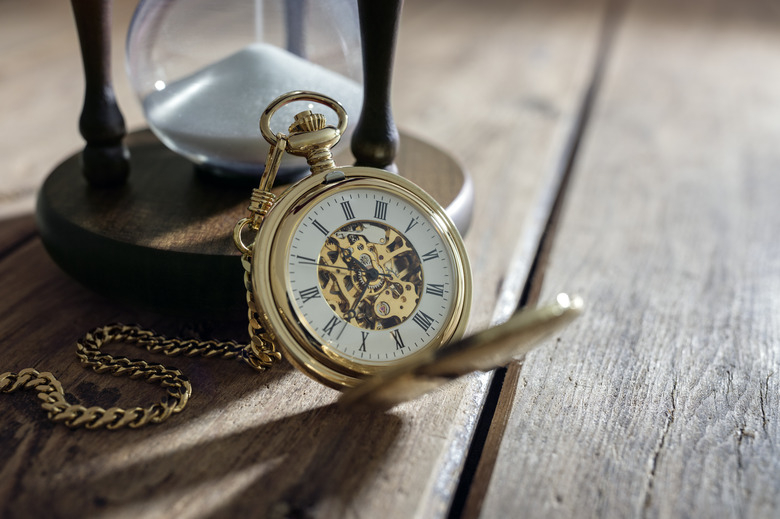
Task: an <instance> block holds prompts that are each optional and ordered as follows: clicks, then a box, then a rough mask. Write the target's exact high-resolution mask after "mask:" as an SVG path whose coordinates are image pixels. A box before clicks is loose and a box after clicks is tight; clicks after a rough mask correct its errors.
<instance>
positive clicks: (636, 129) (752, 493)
mask: <svg viewBox="0 0 780 519" xmlns="http://www.w3.org/2000/svg"><path fill="white" fill-rule="evenodd" d="M779 29H780V12H778V11H777V10H776V9H773V6H770V4H769V3H766V2H759V1H755V2H740V3H733V2H719V1H715V0H699V1H696V2H686V3H685V4H684V5H683V4H680V3H678V2H672V1H663V2H635V3H632V4H631V5H630V8H629V10H628V13H627V18H626V20H625V24H624V25H623V26H622V28H621V30H620V33H619V36H618V38H617V40H616V42H615V46H614V55H613V57H612V59H611V61H610V62H609V66H608V73H607V76H606V78H605V85H604V89H603V92H602V93H601V94H600V98H599V102H598V104H597V107H596V110H595V112H594V119H593V121H592V125H591V127H590V128H589V130H588V133H587V135H586V139H585V143H584V153H583V156H582V157H581V161H580V162H579V163H578V166H577V168H576V169H575V172H574V177H573V180H572V182H573V184H572V186H571V192H570V193H569V194H568V195H567V200H568V202H567V204H568V205H567V207H566V209H565V211H564V214H563V219H562V222H561V228H560V231H559V232H558V234H557V235H556V241H555V245H554V248H553V251H552V257H551V260H550V266H549V268H548V270H547V271H546V272H545V280H544V285H545V288H544V292H545V294H546V295H550V294H553V293H554V292H556V291H558V290H561V289H566V290H571V291H577V292H579V293H580V294H582V295H583V296H584V297H585V299H586V303H587V304H588V309H587V312H586V315H585V316H584V317H583V318H581V319H580V321H578V322H577V323H575V325H573V326H572V327H571V328H569V329H567V330H566V331H565V332H564V333H562V334H560V336H559V337H557V338H556V339H555V340H551V341H550V342H549V344H547V345H546V346H543V347H542V348H540V349H538V350H536V351H535V352H533V353H532V354H530V355H529V356H528V357H527V359H526V362H525V363H524V365H523V366H522V370H521V371H520V372H519V379H518V381H517V391H516V393H514V394H508V393H507V394H506V395H502V396H506V397H508V398H510V399H511V400H512V405H513V407H512V410H511V414H510V416H509V418H508V424H507V429H506V434H505V435H504V439H503V442H502V444H501V447H500V450H499V452H498V455H497V463H496V466H495V470H494V471H493V473H492V476H491V479H490V488H489V491H488V494H487V496H486V499H485V502H484V507H483V508H482V510H481V514H480V515H481V516H484V517H502V516H508V515H510V514H511V515H517V514H518V513H520V514H521V515H523V516H524V517H549V516H555V517H583V516H599V517H640V516H641V517H691V516H693V517H777V516H778V513H780V497H778V496H780V451H778V444H779V442H780V426H779V424H780V406H778V402H777V395H778V394H780V381H778V375H777V374H778V372H780V348H778V344H780V323H778V319H777V316H778V311H779V310H780V307H779V306H778V296H777V294H778V289H779V288H780V244H779V243H778V240H777V239H776V236H775V234H776V230H777V229H778V228H780V211H778V204H777V193H778V192H780V177H779V176H778V175H777V170H778V168H780V151H779V150H778V147H777V142H778V138H780V90H778V88H777V85H778V81H780V76H778V72H777V71H778V70H780V30H779Z"/></svg>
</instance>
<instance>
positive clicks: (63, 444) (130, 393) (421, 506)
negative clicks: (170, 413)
mask: <svg viewBox="0 0 780 519" xmlns="http://www.w3.org/2000/svg"><path fill="white" fill-rule="evenodd" d="M124 3H126V2H122V1H117V6H116V7H117V12H122V8H121V7H120V4H124ZM586 4H587V5H586ZM578 6H582V7H578ZM601 11H602V3H601V2H600V1H597V0H593V1H592V2H587V3H584V2H573V1H570V2H569V1H559V2H549V1H541V0H539V1H534V2H529V3H521V4H518V3H516V2H512V1H509V0H505V1H500V0H491V2H486V3H481V4H480V5H476V4H474V3H472V2H467V1H465V0H464V1H462V2H452V1H442V2H438V3H434V2H426V3H415V4H409V5H408V6H407V8H406V10H405V12H404V20H402V23H401V34H400V37H399V48H398V54H397V61H396V84H395V88H394V93H395V96H396V99H395V101H396V103H395V106H396V109H395V115H396V120H397V121H398V122H399V125H400V126H401V127H402V128H407V127H408V128H412V129H413V131H414V132H415V133H419V134H421V135H424V136H426V138H430V139H432V140H434V141H435V142H437V143H438V144H439V145H440V146H442V147H443V148H445V149H448V150H451V151H453V153H454V154H455V155H456V156H457V157H458V158H460V159H461V160H462V161H463V163H464V164H465V166H466V167H467V168H468V169H469V170H471V171H473V172H474V173H475V174H476V175H475V177H476V178H475V185H474V189H475V195H476V206H475V212H474V220H473V222H474V223H473V227H472V229H473V230H472V232H471V233H470V235H469V237H468V239H467V248H468V250H469V253H470V255H471V259H472V266H473V270H474V273H475V279H476V287H475V294H474V305H473V308H474V311H473V314H472V327H475V328H476V327H484V326H486V325H487V324H488V323H489V322H490V320H491V319H492V318H493V310H494V305H495V301H496V298H497V293H498V292H500V291H501V290H502V287H503V286H504V285H507V284H509V285H513V284H516V279H515V278H517V277H520V278H521V279H522V278H523V277H524V276H525V273H526V272H527V266H528V265H529V264H530V261H531V258H529V257H528V256H527V255H525V256H524V255H523V254H522V251H523V250H525V249H524V248H523V247H520V251H521V254H519V256H517V258H519V259H516V260H513V257H514V256H515V254H514V251H515V249H516V248H517V247H518V243H524V242H523V241H522V240H531V241H533V238H528V236H531V237H534V236H538V235H539V234H540V233H541V230H542V229H541V227H542V224H543V221H544V218H541V220H540V218H539V215H542V214H544V213H545V211H548V210H549V203H548V202H549V200H550V192H553V193H554V192H555V191H556V189H557V186H556V179H557V178H558V177H557V172H558V171H559V168H558V159H559V156H560V150H561V148H562V147H563V144H564V142H565V140H566V139H565V137H566V135H567V133H568V132H570V131H571V127H572V117H573V111H574V109H575V107H576V106H577V104H578V100H579V98H580V97H581V95H582V90H583V85H584V84H585V82H586V79H587V76H588V74H589V71H590V69H591V67H592V62H593V58H594V50H595V46H596V36H597V33H598V27H599V22H600V19H601ZM45 12H46V11H43V12H40V13H36V16H44V14H45ZM55 25H56V24H55ZM0 32H1V31H0ZM73 52H74V53H75V52H77V51H76V49H75V48H74V49H73ZM76 63H78V62H76ZM61 73H62V76H63V77H64V76H66V75H67V73H72V71H67V72H66V71H65V70H63V71H61ZM485 78H491V79H490V80H489V81H486V80H485ZM48 81H49V82H50V83H55V84H56V83H57V79H56V78H54V79H52V78H49V79H48ZM78 90H79V89H76V91H77V92H78ZM118 90H119V86H118ZM0 98H1V96H0ZM121 100H122V99H121V94H120V102H121ZM63 102H67V101H63ZM125 104H126V103H123V105H125ZM126 115H127V114H126ZM71 120H73V119H71ZM65 128H67V126H65ZM60 129H61V131H66V130H62V127H60ZM1 140H2V139H0V141H1ZM76 141H78V139H76ZM77 146H78V144H77V142H76V144H74V146H73V148H76V147H77ZM20 149H23V148H22V147H21V146H20ZM24 150H25V151H24V153H25V154H28V153H29V154H31V155H32V154H33V153H35V149H34V148H33V147H29V148H24ZM25 156H26V155H25ZM520 229H522V232H521V231H520ZM518 265H519V266H518ZM119 274H121V273H119ZM0 280H3V283H4V288H5V289H6V290H7V291H4V297H3V298H0V345H2V348H3V353H4V355H3V361H2V366H1V367H0V370H3V371H4V370H6V369H8V370H18V369H20V368H23V367H26V366H35V367H37V368H39V369H48V370H51V371H54V372H55V373H56V374H57V376H58V377H60V378H61V379H62V382H63V384H64V386H65V387H66V388H68V390H69V391H70V392H71V393H73V395H74V396H75V397H78V398H79V399H81V400H84V401H86V402H90V403H93V402H94V403H97V404H99V405H111V404H113V403H116V404H117V405H123V406H127V405H133V404H135V403H136V402H137V401H138V400H139V399H141V400H142V401H144V402H146V401H151V400H152V399H154V398H157V397H159V392H158V391H157V390H156V389H155V388H151V387H146V386H145V385H139V383H137V382H135V383H134V382H133V381H128V380H123V379H111V378H109V379H107V378H106V377H105V376H99V375H95V374H93V373H90V372H86V371H84V370H83V369H81V368H80V367H79V366H78V365H77V364H76V362H75V355H74V354H73V350H72V348H73V342H74V341H75V340H76V339H77V338H78V337H79V336H80V335H81V334H83V333H84V332H85V331H86V330H88V329H89V328H91V327H94V326H97V325H101V324H104V323H106V322H110V321H117V320H122V321H135V322H140V323H142V324H144V325H148V326H151V327H156V328H159V329H161V331H164V332H169V333H175V334H182V333H187V332H188V331H189V333H192V332H193V330H194V331H196V332H198V334H199V335H201V336H210V337H226V338H229V337H235V338H241V337H243V333H244V331H243V329H234V328H230V327H229V326H228V327H226V326H220V327H217V326H216V325H210V324H202V323H187V322H180V321H173V320H170V319H162V318H160V317H159V316H154V315H151V314H140V313H137V312H133V311H130V310H128V309H125V308H122V307H121V306H119V305H117V304H116V303H114V302H110V301H107V300H106V299H103V298H102V297H100V296H96V295H94V294H93V293H91V292H88V291H86V290H85V289H83V288H82V287H80V286H79V285H77V284H76V283H75V282H74V281H72V280H70V279H69V278H67V277H65V276H64V275H63V274H62V273H61V272H60V271H59V270H58V269H57V268H56V267H55V266H54V264H53V263H52V262H51V261H50V260H49V259H48V257H47V256H46V255H45V253H44V251H43V249H42V248H41V246H40V245H39V243H38V242H37V241H33V242H30V243H29V244H27V245H25V246H24V247H22V248H20V249H18V250H17V251H15V252H14V253H13V254H11V255H9V256H8V257H7V258H5V260H3V261H0ZM520 283H521V284H522V281H521V282H520ZM5 294H9V296H5ZM130 354H131V355H133V356H134V353H130ZM143 355H144V356H145V354H143ZM138 356H141V354H139V355H138ZM151 358H153V359H154V360H158V361H160V362H163V363H165V364H168V365H171V364H173V365H176V366H178V367H180V368H181V369H182V370H183V371H185V372H186V373H187V374H188V376H189V377H190V379H191V380H192V382H193V386H194V392H195V394H194V396H193V398H192V400H191V402H190V405H189V407H188V408H187V409H186V410H185V412H184V414H182V415H179V416H176V417H174V418H173V419H171V420H170V421H169V422H167V423H166V424H163V425H161V426H154V427H149V428H147V429H143V430H137V431H124V432H119V433H107V432H94V433H90V432H84V431H79V432H71V431H68V430H66V429H65V428H64V427H60V426H53V425H50V424H49V423H48V422H46V421H45V419H44V418H43V417H42V416H41V412H40V410H39V409H38V407H37V402H36V401H35V397H34V395H30V394H27V395H23V394H15V395H11V396H7V395H4V396H2V397H1V398H0V415H2V416H3V419H4V420H5V422H6V426H5V427H4V428H3V429H2V434H3V441H2V442H1V443H0V445H2V448H3V449H4V451H3V452H2V454H3V459H5V460H7V462H6V463H5V464H3V465H2V466H0V515H3V516H4V517H6V516H7V517H17V516H22V515H24V516H30V515H32V516H35V515H54V516H61V517H72V516H79V517H81V516H84V515H94V514H96V513H106V514H109V515H111V516H113V517H123V516H131V515H132V516H138V515H143V516H147V517H161V516H171V515H176V516H178V517H193V516H202V515H204V514H206V515H207V514H219V515H228V514H233V513H240V512H246V513H247V514H248V515H251V516H260V517H262V516H271V517H273V516H284V515H299V516H301V515H302V516H305V515H320V516H333V517H336V516H338V517H341V516H346V517H355V516H365V517H380V516H395V517H414V516H417V517H441V516H444V515H445V514H446V513H447V509H448V506H449V503H450V501H451V499H452V496H453V492H454V489H455V486H456V483H457V479H458V477H459V473H460V469H461V465H462V463H463V459H464V457H465V451H466V449H467V448H468V445H469V441H470V438H471V435H472V432H473V428H474V424H475V421H476V419H477V415H478V413H479V410H480V408H481V405H482V401H483V399H484V395H485V386H486V383H487V380H488V376H486V375H479V376H473V377H469V378H467V379H464V380H461V381H459V382H456V383H455V384H453V385H452V386H449V387H447V388H444V389H442V390H441V391H438V392H436V393H434V394H431V395H428V396H426V397H424V398H421V399H419V400H417V401H415V402H414V403H411V404H407V405H403V406H399V407H398V408H396V409H394V410H393V411H391V412H390V413H388V414H385V415H369V416H359V415H352V414H349V415H347V414H344V413H343V412H341V411H338V410H336V409H334V408H332V406H330V404H331V403H332V402H333V401H334V400H335V397H336V395H337V393H336V392H334V391H332V390H329V389H326V388H324V387H323V386H321V385H319V384H317V383H315V382H313V381H310V380H309V379H307V378H306V377H305V376H303V375H301V374H300V373H298V372H296V371H294V370H292V369H291V368H289V367H288V366H287V365H282V366H279V367H277V368H275V369H274V370H272V371H269V372H267V373H265V374H260V375H258V374H254V373H252V372H250V371H249V370H247V369H246V368H244V367H242V366H240V365H236V364H235V363H232V362H228V361H208V360H202V359H199V360H195V359H161V358H159V357H151Z"/></svg>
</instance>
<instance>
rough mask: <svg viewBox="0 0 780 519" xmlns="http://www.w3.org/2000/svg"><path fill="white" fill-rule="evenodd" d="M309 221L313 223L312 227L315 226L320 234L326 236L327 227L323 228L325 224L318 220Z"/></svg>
mask: <svg viewBox="0 0 780 519" xmlns="http://www.w3.org/2000/svg"><path fill="white" fill-rule="evenodd" d="M311 223H313V224H314V227H316V228H317V229H319V230H320V232H321V233H322V234H324V235H325V236H327V235H328V230H327V229H326V228H325V226H324V225H322V224H321V223H320V222H318V221H317V220H313V221H312V222H311Z"/></svg>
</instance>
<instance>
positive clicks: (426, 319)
mask: <svg viewBox="0 0 780 519" xmlns="http://www.w3.org/2000/svg"><path fill="white" fill-rule="evenodd" d="M412 321H414V322H416V323H417V324H419V325H420V328H422V329H423V331H426V332H427V331H428V328H430V327H431V325H432V324H433V318H432V317H431V316H429V315H428V314H426V313H425V312H423V311H419V312H417V315H415V316H414V317H413V318H412Z"/></svg>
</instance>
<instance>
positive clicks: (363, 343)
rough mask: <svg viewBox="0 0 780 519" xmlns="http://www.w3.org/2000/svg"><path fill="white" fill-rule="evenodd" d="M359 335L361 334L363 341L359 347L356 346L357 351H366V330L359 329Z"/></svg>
mask: <svg viewBox="0 0 780 519" xmlns="http://www.w3.org/2000/svg"><path fill="white" fill-rule="evenodd" d="M360 335H362V336H363V342H361V343H360V348H358V351H366V338H367V337H368V332H364V331H363V330H360Z"/></svg>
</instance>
